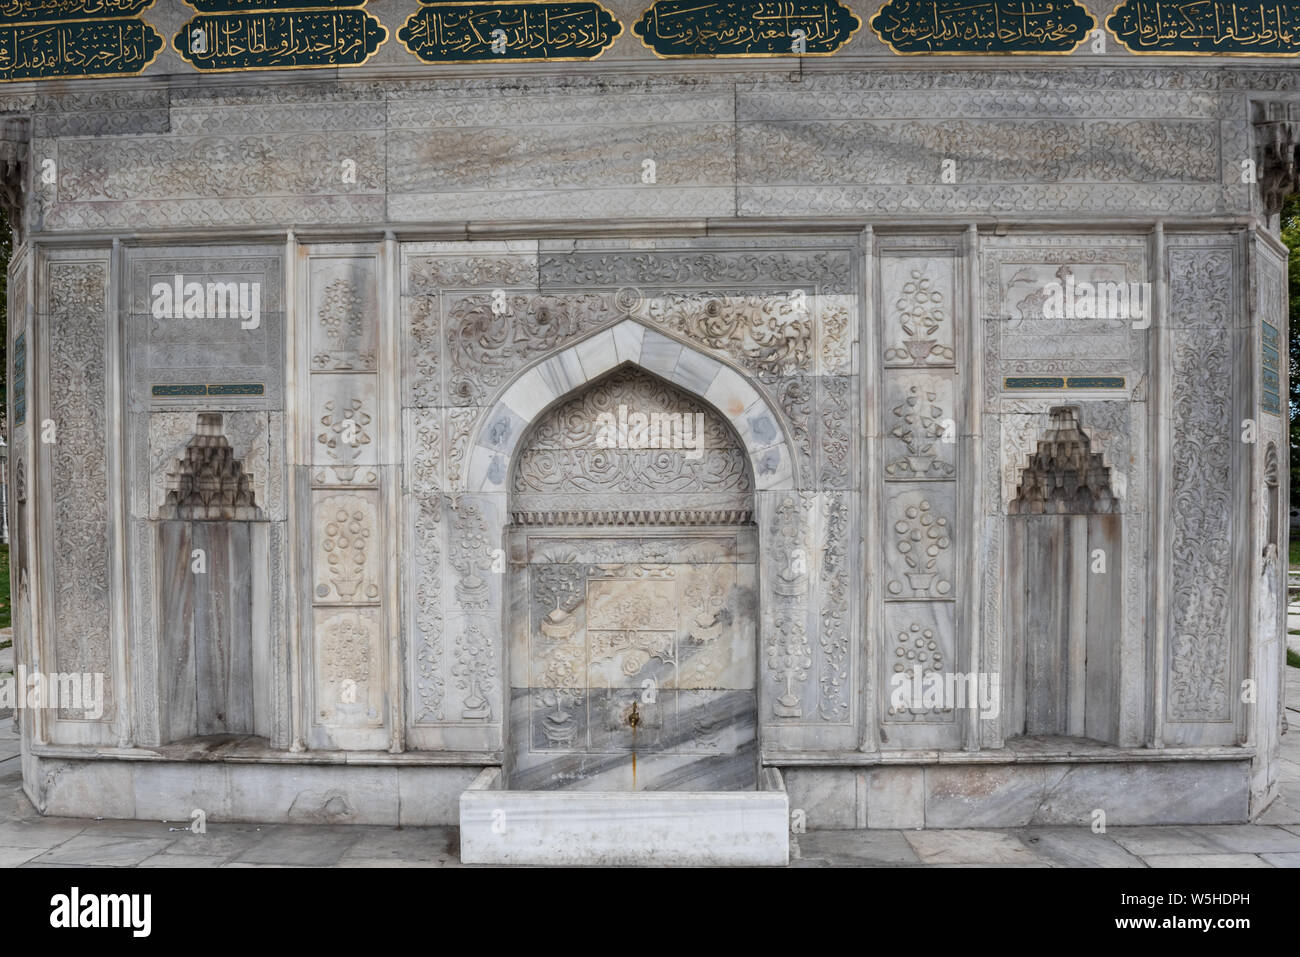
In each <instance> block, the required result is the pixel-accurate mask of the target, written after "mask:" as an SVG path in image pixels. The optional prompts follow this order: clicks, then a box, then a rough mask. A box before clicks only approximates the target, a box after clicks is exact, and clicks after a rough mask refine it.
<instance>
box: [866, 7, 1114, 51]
mask: <svg viewBox="0 0 1300 957" xmlns="http://www.w3.org/2000/svg"><path fill="white" fill-rule="evenodd" d="M1096 27H1097V21H1096V20H1095V19H1093V16H1092V14H1091V13H1089V12H1088V11H1087V10H1086V9H1084V8H1083V7H1082V6H1080V5H1079V4H1077V3H1075V2H1074V0H1036V2H1030V0H977V2H969V0H888V2H887V3H886V4H885V5H884V6H883V7H881V8H880V12H879V13H877V14H876V15H875V17H873V18H872V20H871V29H872V30H874V31H875V32H876V35H877V36H879V37H880V39H881V40H882V41H883V42H884V43H886V44H887V45H888V46H889V48H890V49H891V50H893V51H894V52H895V53H903V54H926V53H930V54H933V53H939V54H943V53H967V54H969V53H994V54H1002V53H1035V54H1044V53H1047V54H1053V53H1054V54H1064V53H1071V52H1073V51H1074V50H1075V49H1077V48H1078V47H1079V45H1080V44H1081V43H1083V42H1084V41H1085V40H1087V39H1088V34H1089V33H1091V32H1092V31H1093V30H1094V29H1096Z"/></svg>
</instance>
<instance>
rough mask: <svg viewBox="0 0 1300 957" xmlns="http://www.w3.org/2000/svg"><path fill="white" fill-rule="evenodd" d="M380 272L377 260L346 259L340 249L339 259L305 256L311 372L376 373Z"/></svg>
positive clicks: (337, 256) (355, 257)
mask: <svg viewBox="0 0 1300 957" xmlns="http://www.w3.org/2000/svg"><path fill="white" fill-rule="evenodd" d="M322 248H325V247H314V249H322ZM361 248H362V249H364V248H365V247H361ZM378 269H379V265H378V259H377V257H376V256H365V255H347V254H346V252H344V251H342V250H341V251H340V252H339V253H338V254H335V255H328V254H324V253H317V252H313V254H312V255H309V256H308V257H307V304H306V306H307V316H308V322H309V323H310V327H311V368H312V371H313V372H327V371H343V370H347V371H357V372H373V371H374V370H375V369H376V348H377V345H376V343H377V339H378V335H379V328H378V327H379V316H380V296H379V278H378Z"/></svg>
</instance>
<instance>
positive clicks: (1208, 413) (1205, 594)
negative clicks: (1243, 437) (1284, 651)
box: [1168, 265, 1235, 721]
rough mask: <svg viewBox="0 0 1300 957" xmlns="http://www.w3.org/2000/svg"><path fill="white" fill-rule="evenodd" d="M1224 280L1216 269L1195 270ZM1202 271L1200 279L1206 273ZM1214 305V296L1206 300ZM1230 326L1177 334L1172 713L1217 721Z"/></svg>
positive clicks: (1222, 681)
mask: <svg viewBox="0 0 1300 957" xmlns="http://www.w3.org/2000/svg"><path fill="white" fill-rule="evenodd" d="M1189 272H1191V273H1194V274H1195V275H1197V276H1198V277H1200V280H1204V281H1205V282H1209V283H1211V284H1214V285H1217V284H1218V278H1217V277H1218V276H1219V275H1220V274H1219V272H1218V271H1217V270H1216V269H1213V268H1211V267H1210V266H1208V265H1207V266H1205V267H1203V268H1199V269H1197V270H1194V271H1189ZM1200 280H1198V282H1199V281H1200ZM1207 305H1208V306H1209V307H1210V308H1214V307H1215V304H1214V303H1212V302H1210V303H1207ZM1229 342H1230V338H1229V335H1228V331H1227V330H1226V329H1225V328H1222V327H1217V328H1216V327H1214V326H1203V327H1200V328H1197V329H1189V330H1186V331H1184V332H1181V333H1178V334H1176V339H1175V345H1174V354H1173V367H1174V381H1175V385H1174V407H1173V413H1174V430H1175V431H1174V439H1173V443H1172V444H1173V449H1172V452H1173V485H1174V500H1173V504H1172V508H1171V513H1172V516H1173V542H1172V549H1171V550H1172V556H1173V567H1172V572H1171V575H1172V585H1171V588H1172V596H1171V601H1170V606H1171V615H1172V622H1171V638H1170V651H1171V660H1170V669H1171V672H1172V674H1171V678H1170V685H1169V704H1168V708H1169V717H1170V719H1171V720H1175V721H1220V720H1224V719H1225V718H1226V717H1227V716H1228V713H1229V707H1230V699H1231V693H1230V689H1229V687H1228V686H1229V682H1230V680H1231V676H1230V673H1229V668H1230V661H1229V657H1230V651H1229V644H1228V642H1229V636H1230V635H1231V633H1232V628H1231V622H1230V601H1231V588H1232V577H1233V567H1232V545H1231V539H1232V513H1233V502H1232V488H1231V482H1230V481H1229V476H1230V475H1231V474H1232V456H1233V449H1234V442H1235V434H1234V431H1233V429H1234V426H1233V420H1232V403H1231V393H1230V392H1229V391H1228V390H1227V389H1226V388H1225V387H1224V384H1225V383H1228V382H1231V381H1232V358H1233V357H1232V354H1231V350H1230V348H1229Z"/></svg>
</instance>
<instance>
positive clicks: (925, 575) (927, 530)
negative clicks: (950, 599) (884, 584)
mask: <svg viewBox="0 0 1300 957" xmlns="http://www.w3.org/2000/svg"><path fill="white" fill-rule="evenodd" d="M900 504H902V505H903V508H902V511H901V513H900V514H899V515H898V518H897V519H895V521H894V524H893V529H892V531H893V536H892V541H893V548H894V551H896V552H897V553H898V554H899V555H900V556H902V559H903V563H904V566H905V568H906V571H904V572H903V576H902V577H904V578H906V579H907V585H906V586H904V585H903V583H902V582H900V581H899V580H898V579H897V578H894V579H891V580H890V582H889V586H888V587H889V593H890V594H891V595H896V596H904V597H907V591H908V590H910V592H911V595H912V596H915V597H921V596H930V595H937V596H946V595H947V594H948V593H949V592H951V591H952V582H951V581H950V580H949V579H948V578H946V577H945V575H946V574H947V568H948V565H949V563H950V561H951V556H950V555H947V554H946V553H947V552H948V550H949V549H950V548H951V547H952V538H951V537H950V535H951V529H950V527H949V524H948V519H947V518H946V517H944V516H942V515H939V514H937V513H936V511H935V508H934V506H933V505H932V504H931V502H930V501H929V499H927V498H920V499H918V500H916V501H913V502H911V503H906V504H904V503H900ZM941 558H942V559H943V560H942V562H941Z"/></svg>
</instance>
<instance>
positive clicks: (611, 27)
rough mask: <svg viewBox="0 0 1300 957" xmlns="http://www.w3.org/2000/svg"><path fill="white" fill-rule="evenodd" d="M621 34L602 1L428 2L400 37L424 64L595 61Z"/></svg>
mask: <svg viewBox="0 0 1300 957" xmlns="http://www.w3.org/2000/svg"><path fill="white" fill-rule="evenodd" d="M622 32H623V25H622V24H621V23H619V22H618V20H617V18H615V16H614V14H612V13H611V12H610V11H609V10H606V9H605V8H604V7H603V6H601V5H600V4H599V3H545V2H543V3H536V2H524V3H500V4H487V3H427V4H422V5H421V7H420V9H419V10H417V11H416V12H415V13H413V14H411V16H410V17H409V18H408V19H407V21H406V23H405V25H404V26H403V27H402V28H401V29H400V30H398V31H397V39H398V40H400V41H401V42H402V45H403V46H405V47H406V48H407V49H408V50H410V51H411V52H412V53H414V54H415V55H416V56H417V57H419V58H420V59H421V60H423V61H424V62H425V63H485V62H499V61H500V62H509V61H515V60H594V59H595V58H596V57H598V56H600V55H601V54H602V53H604V52H605V50H607V49H608V48H609V47H610V45H611V44H613V42H614V41H615V40H616V39H618V37H619V35H620V34H622Z"/></svg>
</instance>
